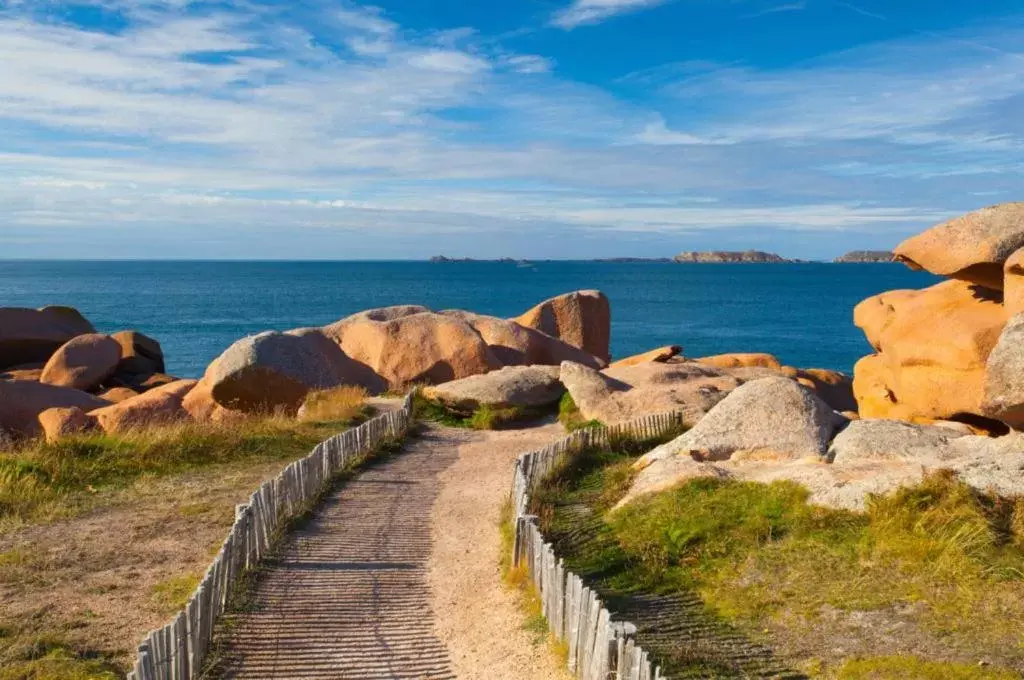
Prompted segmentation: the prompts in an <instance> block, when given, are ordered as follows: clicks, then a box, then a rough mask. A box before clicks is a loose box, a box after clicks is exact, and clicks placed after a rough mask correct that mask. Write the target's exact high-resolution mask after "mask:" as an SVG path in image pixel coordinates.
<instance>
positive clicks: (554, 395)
mask: <svg viewBox="0 0 1024 680" xmlns="http://www.w3.org/2000/svg"><path fill="white" fill-rule="evenodd" d="M558 375H559V368H558V367H557V366H506V367H505V368H501V369H498V370H497V371H491V372H490V373H485V374H483V375H473V376H470V377H468V378H462V379H461V380H453V381H452V382H448V383H444V384H441V385H437V386H435V387H426V388H424V389H423V396H425V397H427V398H428V399H433V400H435V401H439V402H441V403H442V404H444V405H446V406H448V407H449V408H452V409H454V410H456V411H464V412H472V411H474V410H476V409H477V408H479V407H480V406H485V405H486V406H493V407H497V408H505V407H509V406H520V407H525V408H538V407H543V406H550V405H551V404H555V403H557V402H558V400H559V399H561V398H562V395H563V394H565V387H563V386H562V383H561V382H559V380H558Z"/></svg>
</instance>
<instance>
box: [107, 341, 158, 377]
mask: <svg viewBox="0 0 1024 680" xmlns="http://www.w3.org/2000/svg"><path fill="white" fill-rule="evenodd" d="M110 337H111V338H113V339H114V340H116V341H117V343H118V344H119V345H120V346H121V362H120V363H119V364H118V366H117V372H118V373H141V374H153V373H163V372H164V370H165V369H164V352H163V349H162V348H161V347H160V343H159V342H157V341H156V340H154V339H153V338H151V337H149V336H148V335H144V334H143V333H140V332H138V331H120V332H118V333H113V334H111V336H110Z"/></svg>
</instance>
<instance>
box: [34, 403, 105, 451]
mask: <svg viewBox="0 0 1024 680" xmlns="http://www.w3.org/2000/svg"><path fill="white" fill-rule="evenodd" d="M39 425H40V427H41V428H42V430H43V436H44V437H45V438H46V441H48V442H50V443H51V444H52V443H54V442H57V441H59V440H61V439H63V438H65V437H69V436H71V435H74V434H81V433H83V432H88V431H90V430H95V429H96V427H97V423H96V420H95V419H94V418H92V417H91V416H89V415H87V414H86V412H85V411H83V410H82V409H80V408H78V407H77V406H70V407H67V408H61V407H56V408H49V409H46V410H45V411H43V412H42V413H40V414H39Z"/></svg>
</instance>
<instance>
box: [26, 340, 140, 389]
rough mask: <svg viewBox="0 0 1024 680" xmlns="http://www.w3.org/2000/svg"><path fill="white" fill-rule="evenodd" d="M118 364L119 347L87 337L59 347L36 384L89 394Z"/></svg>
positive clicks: (70, 341) (111, 341)
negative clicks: (40, 383) (88, 391)
mask: <svg viewBox="0 0 1024 680" xmlns="http://www.w3.org/2000/svg"><path fill="white" fill-rule="evenodd" d="M120 360H121V346H120V345H119V344H118V343H117V341H116V340H114V339H113V338H111V337H110V336H107V335H101V334H99V333H87V334H85V335H79V336H77V337H74V338H72V339H71V340H68V341H67V342H66V343H64V344H63V345H61V346H60V348H58V349H57V351H56V352H54V353H53V356H51V357H50V360H49V361H47V362H46V366H44V367H43V372H42V374H41V375H40V376H39V382H42V383H46V384H47V385H57V386H58V387H72V388H74V389H76V390H91V389H93V388H95V387H97V386H99V385H100V383H102V382H103V381H104V380H106V379H107V378H109V377H110V376H111V375H112V374H113V373H114V369H116V368H117V364H118V362H119V361H120Z"/></svg>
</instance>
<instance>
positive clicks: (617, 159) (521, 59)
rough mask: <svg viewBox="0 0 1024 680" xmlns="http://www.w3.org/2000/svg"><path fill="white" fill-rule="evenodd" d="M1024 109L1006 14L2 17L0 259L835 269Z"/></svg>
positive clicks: (771, 3)
mask: <svg viewBox="0 0 1024 680" xmlns="http://www.w3.org/2000/svg"><path fill="white" fill-rule="evenodd" d="M1022 111H1024V9H1022V7H1021V4H1020V2H1019V0H985V1H984V2H978V1H977V0H972V1H970V2H969V1H967V0H942V1H941V2H936V1H935V0H932V1H930V2H924V1H923V0H851V1H849V2H848V1H846V0H505V1H504V2H476V1H471V0H378V1H377V2H375V3H374V4H372V5H371V4H359V3H356V2H347V1H345V2H342V1H339V0H296V1H294V2H263V1H256V0H235V1H224V2H190V1H189V0H85V1H82V2H76V3H65V2H56V1H51V0H0V258H9V257H14V258H22V257H29V258H31V257H47V258H204V259H207V258H282V259H307V258H308V259H349V258H351V259H362V258H382V259H383V258H424V257H428V256H430V255H433V254H437V253H444V254H448V255H455V256H472V257H500V256H513V257H537V258H540V257H551V258H574V257H579V258H584V257H608V256H627V255H628V256H668V255H672V254H673V253H675V252H678V251H680V250H694V249H708V248H719V249H737V248H747V247H754V248H762V249H769V250H774V251H777V252H780V253H783V254H786V255H790V256H796V257H807V258H826V257H832V256H834V255H837V254H840V253H841V252H843V251H845V250H848V249H854V248H888V247H891V246H893V245H895V244H896V243H897V242H898V241H900V240H901V239H902V238H904V237H905V236H907V235H909V234H911V233H915V232H917V231H920V230H921V229H923V228H926V227H928V226H931V225H932V224H935V223H937V222H939V221H941V220H944V219H946V218H948V217H950V216H953V215H956V214H959V213H962V212H966V211H968V210H971V209H975V208H978V207H981V206H984V205H989V204H993V203H999V202H1004V201H1011V200H1024V188H1022V187H1024V114H1022V113H1021V112H1022Z"/></svg>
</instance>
